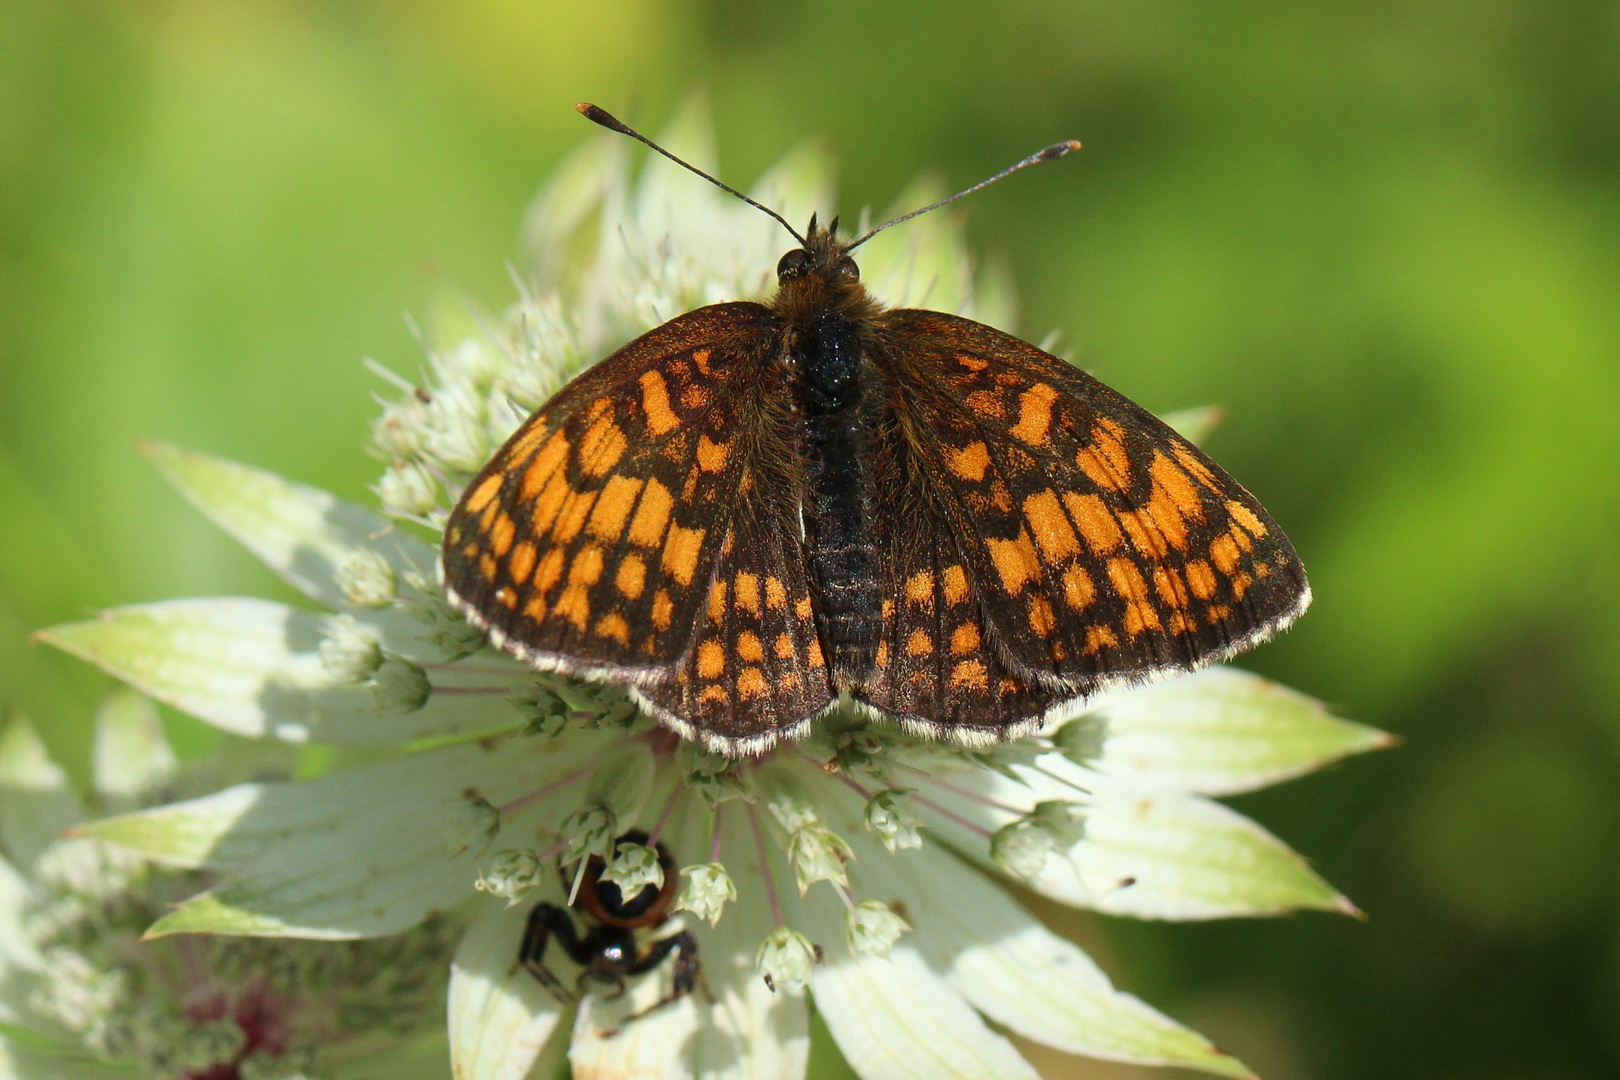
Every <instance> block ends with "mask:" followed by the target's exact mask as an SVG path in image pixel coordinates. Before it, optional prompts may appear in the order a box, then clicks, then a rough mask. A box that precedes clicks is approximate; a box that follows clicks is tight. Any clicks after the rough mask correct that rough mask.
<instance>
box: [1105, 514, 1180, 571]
mask: <svg viewBox="0 0 1620 1080" xmlns="http://www.w3.org/2000/svg"><path fill="white" fill-rule="evenodd" d="M1176 520H1177V521H1180V520H1181V519H1180V518H1179V517H1178V518H1176ZM1119 524H1120V526H1121V527H1122V528H1123V529H1124V530H1125V535H1126V536H1129V537H1130V538H1131V545H1132V546H1133V547H1135V548H1136V550H1137V551H1140V552H1141V553H1142V554H1143V555H1147V556H1149V557H1151V558H1154V559H1162V558H1164V557H1165V556H1166V555H1168V554H1170V545H1169V544H1167V543H1165V538H1164V534H1163V533H1162V532H1160V531H1159V523H1158V522H1157V521H1155V520H1153V518H1151V517H1149V516H1148V515H1147V514H1145V513H1143V512H1142V511H1140V510H1127V511H1125V512H1124V513H1123V514H1121V515H1119Z"/></svg>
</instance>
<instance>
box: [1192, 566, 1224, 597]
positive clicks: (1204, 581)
mask: <svg viewBox="0 0 1620 1080" xmlns="http://www.w3.org/2000/svg"><path fill="white" fill-rule="evenodd" d="M1187 584H1188V585H1189V586H1190V587H1191V588H1192V594H1193V595H1194V596H1196V597H1198V599H1200V600H1208V599H1209V598H1210V597H1212V596H1214V595H1215V590H1216V589H1217V588H1219V587H1220V582H1218V581H1217V580H1216V579H1215V571H1214V570H1212V569H1210V565H1209V563H1207V562H1205V561H1204V560H1203V559H1194V560H1193V561H1192V562H1190V563H1188V564H1187Z"/></svg>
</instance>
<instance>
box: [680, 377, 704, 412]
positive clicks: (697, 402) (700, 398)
mask: <svg viewBox="0 0 1620 1080" xmlns="http://www.w3.org/2000/svg"><path fill="white" fill-rule="evenodd" d="M708 404H709V392H708V391H707V390H705V389H703V387H701V386H699V385H697V384H696V383H691V384H689V385H688V386H687V387H686V388H685V389H683V390H682V391H681V406H682V407H683V408H684V409H686V410H687V411H688V412H697V411H698V410H699V409H701V408H703V407H704V406H706V405H708Z"/></svg>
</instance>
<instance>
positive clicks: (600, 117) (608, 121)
mask: <svg viewBox="0 0 1620 1080" xmlns="http://www.w3.org/2000/svg"><path fill="white" fill-rule="evenodd" d="M574 108H575V110H576V111H578V113H579V114H580V115H581V116H583V117H584V118H585V119H587V120H589V121H591V122H592V123H596V124H601V125H602V126H603V127H605V128H607V129H608V130H610V131H617V132H618V133H619V134H620V135H628V136H630V137H631V138H632V139H635V140H636V141H637V142H641V143H645V144H647V145H648V146H650V147H652V148H653V149H654V150H656V151H658V152H659V153H660V154H663V155H664V156H665V157H667V158H669V160H671V161H673V162H674V163H675V164H677V165H679V166H680V167H681V168H683V169H686V170H688V171H690V172H695V173H697V174H698V175H699V176H701V177H703V179H705V180H707V181H708V182H709V183H711V184H713V185H714V186H715V187H717V188H719V189H720V190H721V191H729V192H730V193H731V194H733V195H735V196H737V198H739V199H741V200H742V201H743V202H745V203H747V204H748V205H749V206H752V207H753V208H754V209H756V210H763V211H765V213H767V214H769V215H771V217H773V218H775V219H776V220H777V221H778V222H780V223H781V225H782V228H784V229H786V230H787V231H788V232H790V233H792V234H793V239H795V240H797V241H798V242H799V243H800V244H801V245H807V244H808V243H809V241H807V240H806V239H805V238H804V237H802V236H800V235H799V231H798V230H797V229H795V228H794V227H793V226H791V225H789V224H788V223H787V219H786V218H784V217H783V216H782V215H781V214H778V213H777V212H776V211H775V210H772V209H771V208H770V207H768V206H766V205H764V204H763V203H758V202H755V201H754V200H753V199H750V198H749V197H748V196H746V195H744V194H743V193H742V192H740V191H738V190H737V189H736V188H734V187H732V186H731V185H730V184H722V183H721V182H720V181H718V180H716V179H715V178H714V177H712V176H710V175H709V174H708V173H706V172H704V171H703V170H702V169H700V168H698V167H697V166H696V165H689V164H687V163H686V162H684V161H682V160H681V159H680V158H678V157H676V156H675V155H674V154H672V153H670V152H669V151H668V150H665V149H664V148H663V147H662V146H659V145H658V144H657V143H655V142H653V141H652V140H651V139H649V138H647V136H645V135H643V134H642V133H641V132H639V131H637V130H636V129H635V128H633V127H631V126H630V125H629V124H626V123H625V122H624V121H623V120H620V119H619V118H618V117H617V116H614V115H613V114H612V113H610V112H608V111H607V110H606V109H603V108H598V107H597V106H595V105H592V104H591V103H590V102H588V101H582V102H580V103H579V104H578V105H575V106H574ZM1075 145H1076V146H1079V145H1080V144H1079V143H1075ZM1043 153H1044V151H1043ZM1065 153H1067V151H1065ZM1028 164H1030V163H1029V162H1027V161H1026V162H1021V163H1019V164H1018V165H1015V166H1013V168H1015V169H1016V168H1022V167H1023V166H1024V165H1028ZM1007 171H1008V172H1011V171H1012V169H1008V170H1007ZM995 179H999V177H996V178H995ZM989 182H990V181H989V180H986V181H985V184H988V183H989ZM979 186H980V187H983V186H984V184H980V185H979ZM962 194H964V195H966V194H967V192H965V191H964V192H963V193H962ZM930 209H932V207H930ZM889 224H891V225H892V224H894V223H893V222H890V223H889Z"/></svg>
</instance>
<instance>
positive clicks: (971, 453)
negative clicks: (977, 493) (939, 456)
mask: <svg viewBox="0 0 1620 1080" xmlns="http://www.w3.org/2000/svg"><path fill="white" fill-rule="evenodd" d="M945 464H946V465H948V466H949V467H950V470H951V472H953V473H955V474H956V475H957V476H960V477H961V478H962V479H963V480H969V481H972V482H973V483H975V484H977V483H979V482H980V481H981V480H983V479H984V473H985V470H986V469H988V468H989V467H990V450H989V448H988V447H986V446H985V445H984V443H982V442H974V443H968V445H966V446H964V447H962V449H960V450H947V451H946V452H945Z"/></svg>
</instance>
